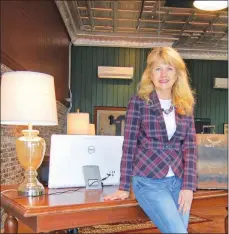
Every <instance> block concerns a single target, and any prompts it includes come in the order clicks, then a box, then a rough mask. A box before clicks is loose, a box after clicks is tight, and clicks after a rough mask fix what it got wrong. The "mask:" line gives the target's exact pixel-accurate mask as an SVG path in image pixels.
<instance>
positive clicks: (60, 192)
mask: <svg viewBox="0 0 229 234" xmlns="http://www.w3.org/2000/svg"><path fill="white" fill-rule="evenodd" d="M80 189H82V188H77V189H69V190H65V191H59V192H55V193H44V194H41V195H38V196H29V195H27V196H20V197H16V199H20V198H24V197H41V196H45V195H48V196H50V195H59V194H62V193H68V192H76V191H79V190H80Z"/></svg>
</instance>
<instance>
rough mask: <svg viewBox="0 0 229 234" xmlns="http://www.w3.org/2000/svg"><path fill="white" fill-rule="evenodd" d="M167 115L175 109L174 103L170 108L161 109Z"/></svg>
mask: <svg viewBox="0 0 229 234" xmlns="http://www.w3.org/2000/svg"><path fill="white" fill-rule="evenodd" d="M161 110H162V111H163V112H164V113H165V114H166V115H168V114H169V113H171V112H172V111H173V105H171V106H170V107H169V109H163V108H162V109H161Z"/></svg>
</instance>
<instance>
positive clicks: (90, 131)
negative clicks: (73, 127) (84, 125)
mask: <svg viewBox="0 0 229 234" xmlns="http://www.w3.org/2000/svg"><path fill="white" fill-rule="evenodd" d="M88 135H93V136H94V135H95V125H94V124H89V131H88Z"/></svg>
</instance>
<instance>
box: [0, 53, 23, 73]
mask: <svg viewBox="0 0 229 234" xmlns="http://www.w3.org/2000/svg"><path fill="white" fill-rule="evenodd" d="M1 62H2V63H3V64H4V65H6V66H7V67H9V68H10V69H12V70H20V71H26V70H27V69H25V68H24V67H23V66H21V65H20V64H19V63H17V62H16V61H15V60H14V59H13V58H12V57H11V56H10V55H8V54H7V53H6V52H4V51H3V50H1Z"/></svg>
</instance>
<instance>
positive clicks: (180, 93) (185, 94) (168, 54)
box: [137, 47, 195, 115]
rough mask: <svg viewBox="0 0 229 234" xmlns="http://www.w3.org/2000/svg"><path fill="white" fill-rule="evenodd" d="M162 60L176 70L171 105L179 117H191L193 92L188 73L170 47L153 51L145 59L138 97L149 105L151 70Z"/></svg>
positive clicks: (151, 84)
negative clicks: (145, 63)
mask: <svg viewBox="0 0 229 234" xmlns="http://www.w3.org/2000/svg"><path fill="white" fill-rule="evenodd" d="M159 59H162V60H163V61H164V62H165V63H166V64H169V65H171V66H173V67H175V69H176V76H177V79H176V81H175V83H174V85H173V87H172V103H173V105H174V106H175V107H176V108H177V112H178V113H179V114H181V115H192V113H193V108H194V104H195V99H194V96H193V91H192V90H191V88H190V85H189V76H188V71H187V68H186V65H185V62H184V60H183V59H182V58H181V56H180V54H179V53H178V52H177V51H176V50H175V49H173V48H171V47H159V48H155V49H153V50H152V51H151V52H150V53H149V55H148V57H147V66H146V68H145V70H144V72H143V75H142V78H141V81H140V83H139V84H138V91H137V93H138V96H139V97H140V98H141V99H143V100H145V101H146V102H147V103H149V101H150V98H149V95H150V93H151V92H152V91H154V90H155V87H154V84H153V82H152V81H151V70H152V66H153V64H154V63H155V62H156V61H158V60H159Z"/></svg>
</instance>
